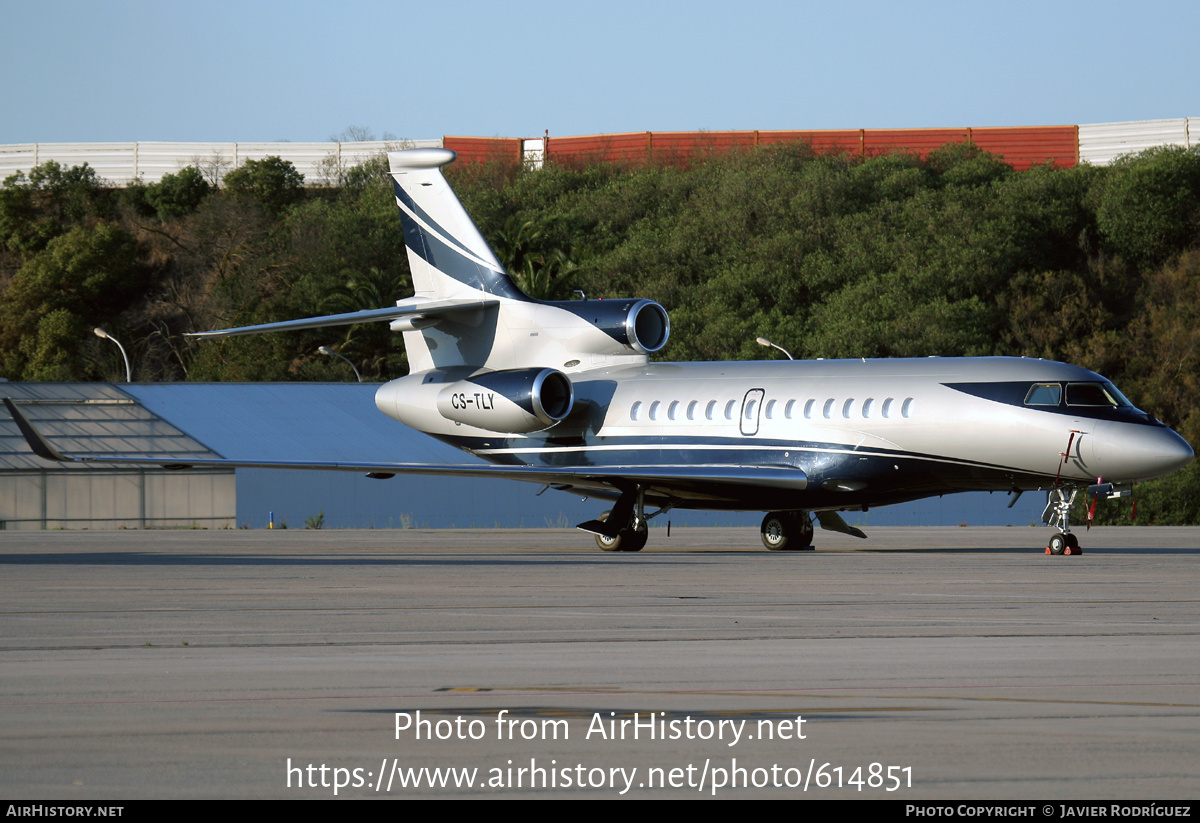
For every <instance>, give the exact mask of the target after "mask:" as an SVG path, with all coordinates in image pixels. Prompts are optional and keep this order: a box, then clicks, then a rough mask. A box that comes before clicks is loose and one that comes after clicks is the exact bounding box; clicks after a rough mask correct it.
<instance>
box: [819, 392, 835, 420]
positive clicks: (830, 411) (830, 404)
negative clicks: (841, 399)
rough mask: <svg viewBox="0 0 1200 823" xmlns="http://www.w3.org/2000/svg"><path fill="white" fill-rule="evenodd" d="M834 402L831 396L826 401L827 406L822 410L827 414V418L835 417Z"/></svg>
mask: <svg viewBox="0 0 1200 823" xmlns="http://www.w3.org/2000/svg"><path fill="white" fill-rule="evenodd" d="M833 403H834V400H833V398H832V397H831V398H829V399H828V400H826V401H825V408H824V409H822V410H821V413H822V414H823V415H825V419H826V420H831V419H832V418H833Z"/></svg>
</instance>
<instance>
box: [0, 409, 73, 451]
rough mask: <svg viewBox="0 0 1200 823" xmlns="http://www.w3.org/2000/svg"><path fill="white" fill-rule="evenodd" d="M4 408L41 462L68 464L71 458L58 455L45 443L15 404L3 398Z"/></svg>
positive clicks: (39, 433) (44, 439) (40, 434)
mask: <svg viewBox="0 0 1200 823" xmlns="http://www.w3.org/2000/svg"><path fill="white" fill-rule="evenodd" d="M4 408H6V409H8V413H9V414H11V415H12V419H13V420H15V421H16V423H17V428H18V429H20V430H21V436H23V437H24V438H25V442H26V443H28V444H29V448H30V449H32V450H33V453H34V454H36V455H37V456H38V457H40V458H42V459H43V460H53V461H55V462H56V463H70V462H71V458H69V457H65V456H63V455H62V454H59V452H58V450H57V449H55V448H54V447H53V446H51V445H50V443H49V442H47V440H46V438H44V437H42V433H41V432H40V431H38V430H37V429H35V428H34V427H33V424H32V423H30V422H29V418H27V417H26V416H25V415H23V414H21V412H20V410H19V409H17V404H16V403H14V402H13V401H11V400H9V399H8V398H7V397H6V398H4Z"/></svg>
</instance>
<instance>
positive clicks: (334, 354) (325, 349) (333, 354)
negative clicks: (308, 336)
mask: <svg viewBox="0 0 1200 823" xmlns="http://www.w3.org/2000/svg"><path fill="white" fill-rule="evenodd" d="M317 351H318V352H320V353H321V354H325V355H328V356H330V357H337V358H340V359H342V360H345V361H346V364H347V365H349V366H350V368H352V369H354V376H355V377H357V378H358V382H359V383H361V382H362V375H361V374H359V373H358V369H357V368H356V367H355V365H354V364H353V363H351V362H350V361H349V360H347V359H346V357H344V356H343V355H340V354H338V353H337V352H335V351H334V350H333V349H331V348H329V347H328V346H322V347H321V348H319V349H317Z"/></svg>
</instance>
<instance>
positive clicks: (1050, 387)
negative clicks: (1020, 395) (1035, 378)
mask: <svg viewBox="0 0 1200 823" xmlns="http://www.w3.org/2000/svg"><path fill="white" fill-rule="evenodd" d="M1061 398H1062V386H1061V385H1059V384H1058V383H1034V384H1033V385H1032V386H1030V387H1029V394H1027V395H1025V405H1026V406H1057V405H1058V401H1059V400H1060V399H1061Z"/></svg>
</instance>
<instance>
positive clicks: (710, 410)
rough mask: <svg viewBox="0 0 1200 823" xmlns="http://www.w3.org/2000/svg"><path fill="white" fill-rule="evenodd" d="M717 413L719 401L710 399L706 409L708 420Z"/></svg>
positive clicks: (705, 415) (705, 413)
mask: <svg viewBox="0 0 1200 823" xmlns="http://www.w3.org/2000/svg"><path fill="white" fill-rule="evenodd" d="M716 413H717V401H716V400H709V401H708V406H706V407H705V409H704V417H705V419H706V420H712V419H713V417H714V416H715V415H716Z"/></svg>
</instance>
